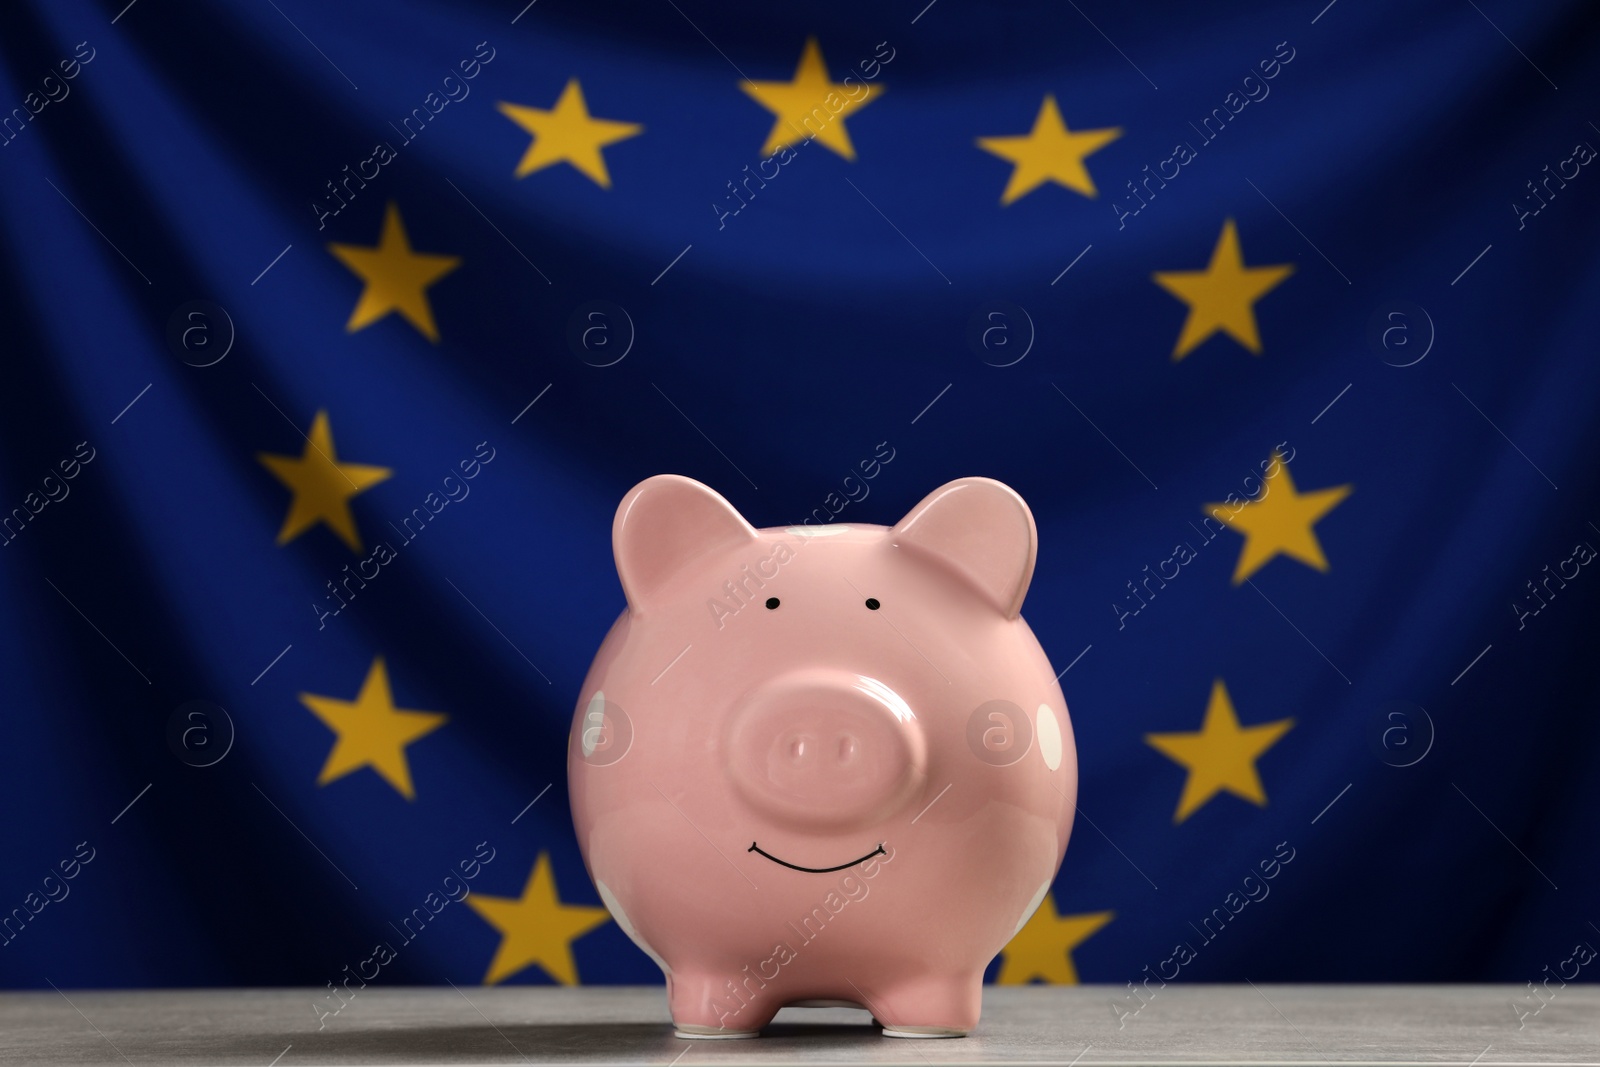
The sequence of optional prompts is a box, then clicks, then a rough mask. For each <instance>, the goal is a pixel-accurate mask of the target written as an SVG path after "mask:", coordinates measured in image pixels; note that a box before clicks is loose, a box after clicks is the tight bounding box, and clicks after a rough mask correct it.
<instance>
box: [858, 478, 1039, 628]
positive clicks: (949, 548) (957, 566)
mask: <svg viewBox="0 0 1600 1067" xmlns="http://www.w3.org/2000/svg"><path fill="white" fill-rule="evenodd" d="M889 536H890V543H891V544H893V545H895V546H896V547H899V548H902V549H905V550H907V551H909V552H912V553H914V554H916V555H919V556H922V557H924V558H926V559H928V560H930V561H932V562H934V563H935V564H937V565H939V566H942V567H944V568H945V569H946V570H949V571H952V572H954V573H955V574H956V575H957V576H958V577H959V578H961V579H962V580H964V581H965V582H967V583H968V584H969V585H971V586H972V587H973V588H975V589H977V591H978V592H979V593H981V594H983V597H984V599H986V600H988V601H989V602H990V603H991V604H993V605H994V606H995V608H996V609H997V610H999V612H1000V613H1001V614H1002V615H1004V616H1005V617H1006V618H1008V619H1012V618H1016V616H1017V613H1018V612H1019V611H1021V610H1022V598H1023V597H1024V596H1025V595H1026V594H1027V592H1028V583H1029V582H1030V581H1031V580H1032V579H1033V560H1034V554H1035V550H1036V548H1037V545H1038V537H1039V535H1038V531H1037V530H1036V529H1035V528H1034V525H1033V513H1032V512H1030V511H1029V510H1028V505H1027V504H1025V503H1023V501H1022V498H1021V497H1020V496H1018V495H1017V494H1016V492H1015V491H1014V490H1012V489H1011V488H1010V487H1009V486H1006V485H1002V484H1001V483H999V482H997V481H995V480H993V479H992V478H957V479H956V480H955V481H953V482H947V483H946V484H944V485H941V486H940V487H939V488H937V489H935V490H934V491H933V492H931V493H929V494H928V495H927V496H925V497H923V499H922V503H920V504H918V505H917V506H916V507H914V508H912V509H911V511H910V513H909V514H908V515H906V517H905V518H903V519H901V520H900V522H899V524H898V525H896V526H895V528H894V529H893V530H891V531H890V532H889Z"/></svg>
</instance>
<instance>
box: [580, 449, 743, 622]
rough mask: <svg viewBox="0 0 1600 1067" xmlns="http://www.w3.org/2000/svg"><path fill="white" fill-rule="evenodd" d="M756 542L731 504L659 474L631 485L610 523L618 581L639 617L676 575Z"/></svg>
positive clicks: (710, 492)
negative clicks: (728, 551)
mask: <svg viewBox="0 0 1600 1067" xmlns="http://www.w3.org/2000/svg"><path fill="white" fill-rule="evenodd" d="M755 539H756V531H755V529H754V528H753V527H752V526H751V525H750V524H749V523H748V522H745V521H744V516H742V515H740V514H739V513H738V512H737V511H735V510H734V507H733V505H732V504H730V503H728V502H727V501H726V500H724V499H722V497H721V496H720V495H718V494H717V492H716V491H715V490H714V489H711V488H710V487H709V486H705V485H702V484H701V483H699V482H697V481H695V480H694V479H693V478H685V477H683V476H682V475H680V474H658V475H656V476H655V477H654V478H646V479H645V480H644V481H642V482H640V483H639V484H638V485H636V486H634V487H633V488H632V489H631V490H629V492H628V495H627V496H625V497H623V498H622V503H621V504H620V505H619V506H618V507H617V517H616V519H615V520H614V521H613V522H612V524H611V549H612V553H613V554H614V555H615V556H616V560H617V576H618V577H619V578H621V579H622V589H623V591H624V592H625V593H627V594H628V608H629V610H631V611H633V612H635V613H641V614H642V613H644V612H647V611H648V610H649V608H650V603H651V599H652V597H654V596H655V595H656V594H657V593H658V592H660V590H661V588H662V587H663V586H665V585H666V584H667V582H668V581H670V580H671V579H672V577H673V576H674V575H676V574H678V573H679V572H681V571H683V570H684V569H686V568H689V567H692V566H694V564H695V562H696V561H697V560H699V559H702V558H704V557H707V556H712V555H715V554H717V553H720V552H724V551H726V550H728V549H731V548H737V547H739V546H740V545H743V544H746V543H749V542H754V541H755Z"/></svg>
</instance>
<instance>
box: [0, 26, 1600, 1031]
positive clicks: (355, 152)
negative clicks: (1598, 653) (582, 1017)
mask: <svg viewBox="0 0 1600 1067" xmlns="http://www.w3.org/2000/svg"><path fill="white" fill-rule="evenodd" d="M0 24H3V26H4V29H3V32H0V64H3V77H0V187H3V190H4V195H3V198H0V234H3V239H4V242H5V248H6V254H5V256H4V258H3V261H0V300H3V301H4V321H5V323H6V326H7V343H6V354H5V357H4V358H3V359H0V376H3V377H0V380H3V383H4V384H3V387H0V396H3V412H4V414H3V419H0V436H3V439H4V448H3V450H0V598H3V600H0V603H3V608H0V627H3V631H0V634H3V639H0V677H3V678H4V680H5V689H4V694H3V698H0V699H3V702H4V707H5V709H6V714H5V722H6V727H7V728H6V732H5V740H4V744H3V746H0V747H3V752H4V755H3V756H0V771H3V773H0V811H3V812H5V815H6V818H5V822H6V827H7V834H6V839H5V842H4V844H3V846H0V848H3V854H4V865H3V871H4V878H3V879H0V982H3V983H4V984H5V985H6V986H8V987H18V988H31V987H41V988H42V987H45V985H46V983H47V982H53V983H54V984H56V985H57V986H60V987H84V986H195V985H208V984H217V985H235V984H236V985H278V984H285V985H287V984H294V985H310V986H315V987H318V988H319V989H322V988H324V987H325V988H326V995H325V996H323V997H322V998H321V999H320V1000H318V1001H316V1002H315V1003H313V1004H312V1005H311V1008H312V1010H313V1011H315V1012H316V1013H317V1018H318V1020H319V1022H320V1023H321V1024H323V1025H334V1022H333V1020H334V1018H335V1017H337V1016H338V1015H340V1014H341V1013H342V1012H344V1011H346V1010H348V1009H350V1008H352V1007H356V1006H357V1005H358V1004H359V993H360V991H361V990H362V989H365V988H367V987H368V986H370V985H372V984H375V983H379V984H401V983H415V982H429V983H437V982H441V981H444V980H449V981H451V982H455V983H457V984H462V983H469V984H471V983H500V982H517V983H531V984H538V983H564V984H576V983H580V982H582V983H608V982H651V981H658V980H659V972H658V970H657V968H656V967H655V965H654V964H653V963H652V962H651V961H650V959H649V958H648V957H647V956H646V955H645V954H644V953H642V952H640V951H639V950H638V949H636V948H635V947H634V946H633V945H632V943H631V942H630V941H629V939H628V937H627V936H626V934H625V933H624V932H623V930H622V929H620V928H619V927H618V925H617V924H616V923H615V922H614V921H612V920H611V918H610V916H609V914H608V913H607V911H606V910H605V908H604V907H603V906H602V903H601V900H600V897H599V895H598V893H597V891H596V889H595V887H594V886H593V885H592V884H591V883H590V881H589V879H588V876H587V874H586V872H585V869H584V866H583V861H582V858H581V857H580V855H579V852H578V848H577V844H576V842H575V840H574V837H573V831H572V826H571V821H570V816H569V812H568V808H567V799H566V793H565V759H566V749H567V737H568V732H569V729H570V724H571V720H572V714H573V709H574V706H575V703H576V702H577V701H578V700H579V698H580V693H579V686H580V684H581V681H582V679H583V676H584V673H585V670H586V668H587V666H588V663H589V660H590V657H591V656H592V655H593V654H594V651H595V649H596V648H597V647H598V645H599V642H600V640H601V638H602V637H603V635H604V634H605V632H606V630H607V628H608V626H609V625H610V624H611V622H612V621H613V620H614V619H615V618H616V616H617V613H618V612H619V611H620V610H621V608H622V606H623V598H622V593H621V590H620V588H619V586H618V583H617V578H616V575H615V571H614V568H613V564H612V560H611V550H610V530H611V523H612V516H613V512H614V509H615V508H616V505H617V503H618V501H619V500H621V498H622V497H623V495H624V494H625V493H626V492H627V490H628V489H629V487H631V486H632V485H634V484H636V483H637V482H639V481H640V480H642V479H644V478H646V477H648V476H650V475H653V474H658V473H662V472H677V473H682V474H686V475H690V476H692V477H694V478H697V479H699V480H700V481H702V482H705V483H707V484H708V485H711V486H714V487H715V488H716V489H717V490H718V491H720V492H721V493H722V494H724V495H725V496H726V497H727V498H728V499H729V500H730V501H731V502H732V503H733V504H734V505H735V506H736V507H737V508H738V509H739V510H740V512H741V513H742V514H744V515H745V516H746V517H748V518H749V519H750V520H751V522H752V523H754V524H755V525H757V526H778V525H786V524H789V523H794V522H798V521H801V520H802V519H805V518H810V519H811V520H812V521H815V522H821V523H828V522H854V523H879V524H884V525H892V524H893V523H894V522H895V521H897V520H898V519H899V518H900V517H901V516H903V515H904V514H905V513H906V512H907V511H908V510H909V509H910V508H911V506H912V505H913V504H914V503H915V502H916V501H918V500H919V499H921V498H922V496H923V495H924V494H926V493H927V492H928V491H929V490H931V489H933V488H934V487H936V486H938V485H940V484H942V483H944V482H946V481H949V480H950V479H952V478H956V477H960V476H965V475H983V476H987V477H992V478H996V479H999V480H1000V481H1003V482H1005V483H1006V484H1008V485H1010V486H1012V487H1014V488H1015V489H1016V490H1017V491H1018V492H1019V493H1020V494H1021V495H1022V496H1023V497H1024V498H1025V499H1026V500H1027V501H1028V502H1029V504H1030V506H1031V507H1032V509H1033V513H1034V515H1035V518H1036V520H1037V523H1038V529H1039V539H1040V551H1039V557H1038V566H1037V571H1036V573H1035V576H1034V580H1033V584H1032V587H1031V590H1030V592H1029V595H1028V597H1027V601H1026V603H1025V604H1024V606H1023V613H1024V615H1025V616H1026V618H1027V619H1028V621H1029V623H1030V625H1031V626H1032V628H1033V629H1034V631H1035V632H1036V633H1037V635H1038V637H1039V639H1040V641H1041V642H1042V644H1043V646H1044V648H1045V649H1046V650H1047V652H1048V653H1049V655H1050V657H1051V659H1052V662H1053V663H1054V665H1055V668H1056V669H1057V670H1059V672H1060V675H1059V677H1060V682H1061V685H1062V687H1063V689H1064V691H1065V693H1066V696H1067V699H1068V703H1069V705H1070V711H1071V714H1072V720H1073V723H1074V726H1075V731H1076V737H1077V745H1078V760H1079V764H1080V766H1081V769H1082V785H1081V792H1080V797H1079V800H1078V804H1079V809H1080V813H1081V817H1080V818H1079V820H1078V824H1077V827H1076V832H1075V833H1074V835H1073V839H1072V842H1071V844H1070V846H1069V848H1068V851H1067V858H1066V863H1065V866H1064V868H1063V870H1062V872H1061V874H1060V876H1059V877H1058V879H1057V880H1056V882H1055V883H1054V886H1053V888H1052V890H1051V891H1050V893H1049V894H1048V895H1047V896H1046V897H1045V899H1044V901H1043V903H1042V904H1041V906H1040V908H1039V910H1038V911H1037V912H1036V913H1035V914H1034V915H1033V917H1032V918H1031V919H1030V920H1029V921H1028V922H1027V923H1026V924H1025V925H1024V926H1023V928H1022V929H1021V930H1020V932H1019V933H1018V935H1017V937H1016V939H1015V940H1014V941H1013V942H1012V943H1011V945H1010V946H1008V948H1007V949H1006V950H1005V951H1004V952H1003V953H1002V954H1001V956H1000V957H998V958H997V959H996V961H995V962H994V964H993V965H992V969H991V971H990V975H991V978H992V979H993V980H995V981H999V982H1006V983H1013V982H1015V983H1024V982H1037V981H1044V982H1057V983H1070V982H1077V981H1080V980H1082V981H1094V982H1106V983H1112V984H1113V985H1115V986H1116V987H1118V989H1119V992H1118V993H1117V994H1116V995H1115V996H1114V997H1113V999H1112V1003H1111V1008H1112V1011H1113V1012H1114V1013H1115V1018H1116V1019H1118V1020H1120V1021H1121V1022H1120V1024H1123V1025H1134V1023H1132V1022H1131V1018H1132V1017H1133V1016H1136V1015H1137V1014H1138V1013H1139V1012H1140V1011H1141V1010H1142V1009H1143V1008H1144V1007H1145V1006H1147V1005H1149V1004H1151V1003H1159V995H1160V992H1159V991H1160V988H1161V987H1162V984H1164V983H1170V982H1174V981H1206V980H1240V979H1243V978H1246V977H1248V978H1250V979H1251V980H1254V981H1300V980H1365V981H1412V980H1430V981H1447V980H1449V981H1453V980H1495V981H1510V982H1515V983H1518V984H1521V983H1524V982H1527V983H1531V985H1532V988H1531V989H1530V991H1529V996H1528V998H1526V999H1525V1000H1524V1002H1523V1003H1521V1004H1520V1005H1519V1004H1518V1003H1515V1002H1514V1003H1512V1004H1511V1005H1510V1006H1509V1008H1508V1010H1507V1012H1506V1021H1507V1022H1508V1023H1509V1022H1510V1021H1512V1020H1513V1018H1515V1020H1516V1021H1517V1022H1518V1023H1519V1024H1521V1023H1523V1022H1525V1021H1526V1019H1527V1018H1528V1017H1529V1016H1530V1015H1532V1014H1535V1013H1536V1012H1537V1010H1539V1009H1540V1007H1541V1005H1542V1004H1543V1003H1544V1000H1545V999H1547V998H1548V995H1549V991H1550V990H1552V989H1553V988H1555V987H1554V986H1552V984H1551V983H1552V982H1560V981H1571V980H1581V978H1587V977H1590V976H1591V974H1592V969H1591V970H1585V969H1584V967H1583V965H1584V963H1586V962H1587V961H1588V960H1590V959H1592V958H1593V956H1594V949H1593V948H1592V947H1589V946H1592V945H1594V944H1597V943H1600V929H1597V928H1596V927H1595V926H1594V925H1593V924H1594V923H1595V922H1600V915H1596V913H1595V912H1594V910H1593V909H1592V907H1591V905H1590V903H1587V902H1592V900H1593V899H1594V894H1595V892H1596V891H1597V889H1600V864H1597V860H1596V858H1595V850H1594V842H1595V839H1596V830H1597V818H1600V799H1597V797H1600V772H1597V770H1596V768H1597V766H1600V761H1597V759H1596V751H1597V743H1600V725H1597V723H1600V719H1597V717H1596V715H1595V710H1596V682H1595V672H1594V669H1593V663H1594V659H1593V650H1594V647H1595V634H1596V628H1595V625H1594V622H1593V619H1594V614H1595V611H1596V605H1597V603H1600V601H1597V599H1596V597H1597V595H1600V576H1596V575H1595V574H1594V572H1591V571H1589V570H1588V564H1589V563H1590V562H1593V561H1594V559H1595V554H1596V549H1595V546H1596V545H1600V526H1597V523H1600V507H1597V506H1596V504H1597V498H1596V462H1595V461H1596V457H1597V451H1596V444H1597V432H1600V430H1597V424H1596V420H1595V417H1594V415H1595V410H1596V401H1597V398H1600V362H1597V360H1596V359H1595V346H1594V343H1593V340H1592V331H1593V317H1594V313H1595V304H1594V298H1593V293H1594V286H1595V284H1596V279H1597V277H1600V274H1597V256H1596V251H1595V249H1596V238H1597V234H1600V214H1597V212H1596V204H1597V202H1600V201H1597V200H1596V197H1597V196H1600V188H1597V186H1600V176H1597V175H1596V174H1595V173H1594V172H1591V171H1590V170H1589V167H1590V165H1591V164H1593V162H1594V161H1595V155H1596V150H1595V145H1597V144H1600V127H1597V126H1596V125H1595V122H1596V121H1600V117H1597V116H1600V112H1596V111H1595V110H1594V109H1593V107H1592V101H1593V100H1594V99H1596V93H1597V90H1600V64H1597V63H1596V62H1595V57H1596V55H1597V50H1600V20H1597V19H1596V17H1595V14H1594V12H1593V10H1592V9H1590V8H1588V7H1586V6H1585V5H1581V4H1578V3H1570V2H1565V3H1547V4H1541V5H1518V4H1515V3H1511V2H1509V0H1478V2H1475V3H1464V4H1459V3H1456V2H1448V3H1447V2H1443V0H1409V2H1405V3H1400V4H1388V5H1377V6H1374V5H1370V4H1360V3H1357V2H1355V0H1342V2H1340V0H1332V2H1325V0H1309V2H1307V3H1304V4H1293V5H1283V4H1265V3H1242V2H1241V3H1224V4H1210V5H1203V6H1197V5H1192V4H1178V3H1166V4H1158V5H1154V6H1149V5H1146V6H1143V7H1141V8H1139V9H1137V10H1134V9H1130V8H1124V7H1120V6H1118V5H1113V4H1109V3H1104V2H1099V0H1080V2H1078V3H1069V4H1066V5H1057V4H1042V3H1016V4H1005V5H998V6H997V5H970V4H961V3H957V2H956V0H943V2H938V0H934V2H926V0H911V2H910V3H895V4H890V5H872V6H863V5H860V4H822V5H804V6H798V7H794V8H782V9H764V10H762V11H761V12H760V13H759V14H753V13H752V10H751V9H750V8H749V6H748V5H736V4H727V3H716V2H712V0H692V2H691V0H667V2H665V3H659V4H656V3H650V4H639V5H605V4H577V3H566V2H563V0H543V2H541V3H527V2H525V0H494V2H489V0H474V2H472V3H457V4H450V5H445V4H437V3H424V2H420V0H417V2H410V3H391V4H377V3H374V2H371V0H350V2H346V3H341V4H321V5H318V4H310V3H305V2H303V0H272V2H269V3H261V4H256V3H219V2H211V3H202V2H190V3H183V4H172V3H168V2H165V0H132V2H128V0H111V2H89V0H59V2H51V3H46V2H43V0H32V2H22V3H13V4H11V5H9V6H8V9H7V11H6V13H5V14H4V15H3V16H0ZM868 470H871V472H872V473H871V474H870V475H866V474H865V472H866V471H868ZM1586 635H1587V636H1586ZM1575 946H1576V947H1575ZM1129 983H1131V984H1132V985H1133V987H1134V988H1133V989H1129V990H1127V992H1126V995H1123V993H1122V992H1120V990H1122V989H1124V987H1125V986H1126V984H1129ZM1540 993H1542V994H1543V995H1542V996H1538V994H1540ZM357 1010H359V1009H357Z"/></svg>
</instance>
